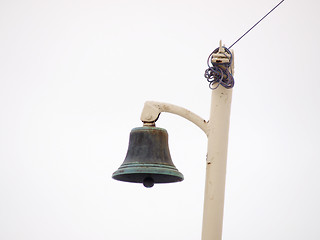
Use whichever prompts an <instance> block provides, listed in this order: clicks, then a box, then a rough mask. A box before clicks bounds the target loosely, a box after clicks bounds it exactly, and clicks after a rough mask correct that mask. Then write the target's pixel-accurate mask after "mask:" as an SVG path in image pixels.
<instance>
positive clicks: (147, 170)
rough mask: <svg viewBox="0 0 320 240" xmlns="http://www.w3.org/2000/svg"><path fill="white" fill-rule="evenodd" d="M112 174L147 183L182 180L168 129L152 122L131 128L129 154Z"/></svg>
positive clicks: (124, 178)
mask: <svg viewBox="0 0 320 240" xmlns="http://www.w3.org/2000/svg"><path fill="white" fill-rule="evenodd" d="M112 178H113V179H116V180H119V181H124V182H134V183H143V185H144V186H145V187H152V186H153V185H154V183H171V182H180V181H182V180H183V175H182V173H180V172H179V171H178V169H176V167H175V166H174V164H173V162H172V160H171V156H170V152H169V146H168V133H167V131H166V130H165V129H163V128H158V127H149V126H148V127H139V128H134V129H132V130H131V133H130V140H129V147H128V152H127V156H126V158H125V160H124V162H123V163H122V165H121V166H120V167H119V169H118V170H117V171H115V172H114V173H113V174H112Z"/></svg>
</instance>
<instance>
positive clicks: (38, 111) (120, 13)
mask: <svg viewBox="0 0 320 240" xmlns="http://www.w3.org/2000/svg"><path fill="white" fill-rule="evenodd" d="M277 3H278V1H270V0H268V1H267V0H261V1H254V0H242V1H235V0H232V1H231V0H229V1H177V0H170V1H167V0H165V1H150V0H149V1H146V0H140V1H128V0H117V1H115V0H114V1H110V0H104V1H102V0H101V1H98V0H92V1H70V0H65V1H5V0H2V1H0V114H1V118H0V239H5V240H9V239H10V240H11V239H15V240H22V239H23V240H25V239H32V240H38V239H39V240H40V239H41V240H42V239H46V240H51V239H52V240H56V239H78V240H81V239H95V240H100V239H114V240H127V239H133V240H135V239H137V240H138V239H139V240H140V239H142V240H143V239H153V240H160V239H161V240H163V239H184V240H194V239H200V236H201V224H202V207H203V195H204V180H205V174H204V173H205V156H206V148H207V139H206V136H205V135H204V134H203V133H202V132H201V131H199V129H198V128H197V127H196V126H194V125H193V124H192V123H190V122H188V121H186V120H185V119H182V118H180V117H178V116H174V115H170V114H162V115H161V116H160V119H159V120H158V122H157V126H159V127H163V128H166V129H167V131H168V133H169V145H170V150H171V156H172V159H173V161H174V163H175V165H176V167H177V168H178V169H179V170H180V171H181V172H182V173H183V174H184V176H185V180H184V181H183V182H181V183H175V184H165V185H155V186H154V187H153V188H152V189H146V188H144V187H143V186H142V185H140V184H130V183H122V182H118V181H114V180H112V179H111V175H112V173H113V172H114V171H115V170H116V169H117V168H118V167H119V166H120V164H121V163H122V162H123V160H124V157H125V154H126V151H127V145H128V140H129V132H130V130H131V129H132V128H134V127H138V126H141V122H140V120H139V118H140V113H141V110H142V108H143V104H144V102H145V101H146V100H155V101H163V102H169V103H172V104H176V105H180V106H183V107H186V108H188V109H190V110H191V111H193V112H195V113H196V114H198V115H200V116H201V117H203V118H205V119H208V117H209V109H210V96H211V92H210V89H209V88H208V84H207V82H206V79H205V78H204V77H203V73H204V70H205V69H206V67H207V66H206V60H207V57H208V55H209V53H210V52H211V51H212V50H213V49H215V48H216V47H217V46H218V43H219V40H220V39H222V40H223V42H224V43H225V44H226V46H229V45H231V44H232V43H233V42H234V41H235V40H236V39H237V38H238V37H240V36H241V35H242V34H243V33H244V32H245V31H246V30H247V29H249V28H250V27H251V26H252V25H253V24H254V23H255V22H256V21H258V20H259V19H260V18H261V17H262V16H263V15H264V14H265V13H267V12H268V11H269V10H270V9H271V8H272V7H274V6H275V5H276V4H277ZM319 9H320V3H319V1H315V0H310V1H298V0H291V1H290V0H286V1H285V2H284V3H283V4H282V5H281V6H280V7H279V8H278V9H276V10H275V11H274V12H273V13H272V14H271V15H269V16H268V17H267V18H266V19H265V20H264V21H263V22H261V23H260V24H259V25H258V26H257V27H256V28H255V29H254V30H253V31H252V32H250V33H249V34H248V35H247V36H246V37H245V38H243V39H242V40H241V41H240V42H239V43H237V44H236V45H235V46H234V47H233V49H234V51H235V71H236V72H235V87H234V92H233V102H232V109H231V122H230V134H229V151H228V166H227V183H226V200H225V217H224V229H223V239H224V240H234V239H237V240H257V239H259V240H270V239H274V240H275V239H277V240H283V239H290V240H301V239H308V240H318V239H320V228H319V222H320V206H319V202H320V194H319V193H320V187H319V182H320V174H319V173H320V170H319V168H320V163H319V162H320V157H319V156H320V148H319V136H320V127H319V122H320V115H319V103H320V96H319V88H320V83H319V77H318V74H317V70H318V68H319V60H318V56H319V54H320V47H319V42H320V34H319V33H320V28H319V26H320V18H319V16H318V13H319Z"/></svg>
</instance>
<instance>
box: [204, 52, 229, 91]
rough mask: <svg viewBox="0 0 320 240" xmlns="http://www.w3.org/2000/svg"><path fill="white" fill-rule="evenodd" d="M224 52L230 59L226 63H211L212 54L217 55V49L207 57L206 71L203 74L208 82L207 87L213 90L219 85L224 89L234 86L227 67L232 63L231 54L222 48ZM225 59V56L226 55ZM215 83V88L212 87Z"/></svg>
mask: <svg viewBox="0 0 320 240" xmlns="http://www.w3.org/2000/svg"><path fill="white" fill-rule="evenodd" d="M223 48H224V49H225V51H226V52H227V53H228V54H230V56H231V57H230V59H229V61H228V62H226V63H222V62H221V63H219V62H212V55H213V54H214V53H218V51H219V48H216V49H215V50H214V51H213V52H212V53H211V54H210V55H209V57H208V60H207V64H208V69H207V70H206V71H205V73H204V77H205V78H206V79H207V81H208V82H209V87H210V88H211V89H212V90H214V89H216V88H217V87H219V85H221V86H223V87H225V88H233V86H234V79H233V76H232V74H231V73H230V72H229V67H230V64H231V62H232V57H233V56H232V53H231V51H230V50H229V49H228V48H226V47H223ZM226 57H227V55H226ZM215 83H218V84H217V86H215V87H213V85H214V84H215Z"/></svg>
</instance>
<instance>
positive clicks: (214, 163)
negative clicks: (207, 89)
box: [202, 85, 232, 240]
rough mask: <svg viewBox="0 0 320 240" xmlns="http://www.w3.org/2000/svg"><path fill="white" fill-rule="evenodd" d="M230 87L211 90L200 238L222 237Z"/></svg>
mask: <svg viewBox="0 0 320 240" xmlns="http://www.w3.org/2000/svg"><path fill="white" fill-rule="evenodd" d="M231 98H232V89H226V88H224V87H223V86H221V85H220V86H219V87H218V88H217V89H215V90H212V97H211V111H210V120H209V122H208V124H209V136H208V153H207V166H206V183H205V196H204V212H203V225H202V240H221V239H222V225H223V207H224V193H225V179H226V163H227V151H228V135H229V122H230V108H231Z"/></svg>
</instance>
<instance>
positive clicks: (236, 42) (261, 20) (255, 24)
mask: <svg viewBox="0 0 320 240" xmlns="http://www.w3.org/2000/svg"><path fill="white" fill-rule="evenodd" d="M283 1H284V0H282V1H281V2H279V3H278V4H277V5H276V6H275V7H274V8H272V9H271V10H270V11H269V12H268V13H267V14H266V15H264V16H263V18H261V19H260V20H259V21H258V22H256V24H254V25H253V26H252V27H251V28H250V29H249V30H248V31H246V32H245V34H243V35H242V36H241V37H239V38H238V40H237V41H235V42H234V43H233V44H231V46H230V47H229V48H228V49H230V48H232V46H233V45H235V44H236V43H237V42H239V41H240V39H241V38H243V37H244V36H245V35H246V34H247V33H248V32H250V31H251V30H252V29H253V28H254V27H255V26H257V25H258V24H259V23H260V22H261V21H262V20H263V19H264V18H265V17H266V16H268V15H269V14H270V13H271V12H272V11H273V10H275V9H276V8H277V7H278V6H279V5H280V4H281V3H282V2H283Z"/></svg>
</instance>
